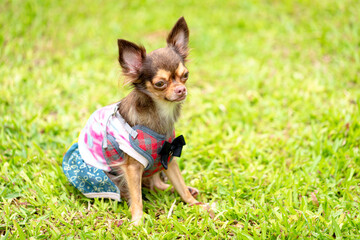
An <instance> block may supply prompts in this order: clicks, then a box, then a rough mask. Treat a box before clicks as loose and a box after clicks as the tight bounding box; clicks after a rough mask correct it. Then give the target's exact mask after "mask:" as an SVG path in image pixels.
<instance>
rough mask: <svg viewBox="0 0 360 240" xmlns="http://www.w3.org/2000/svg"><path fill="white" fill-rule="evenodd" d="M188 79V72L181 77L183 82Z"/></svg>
mask: <svg viewBox="0 0 360 240" xmlns="http://www.w3.org/2000/svg"><path fill="white" fill-rule="evenodd" d="M188 78H189V72H187V73H185V74H184V76H183V79H184V80H187V79H188Z"/></svg>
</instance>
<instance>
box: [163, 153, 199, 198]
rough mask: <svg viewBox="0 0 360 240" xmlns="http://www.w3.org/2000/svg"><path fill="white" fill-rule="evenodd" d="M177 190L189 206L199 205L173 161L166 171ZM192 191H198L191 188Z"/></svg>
mask: <svg viewBox="0 0 360 240" xmlns="http://www.w3.org/2000/svg"><path fill="white" fill-rule="evenodd" d="M164 171H165V174H166V175H167V177H168V178H169V180H170V182H171V183H172V185H173V186H174V188H175V190H176V191H177V192H178V193H179V195H180V197H181V198H182V199H183V200H184V202H186V203H188V204H197V203H198V201H197V200H196V199H195V198H194V196H193V194H192V193H191V192H190V188H189V187H187V186H186V185H185V182H184V178H183V177H182V175H181V172H180V168H179V165H178V163H177V162H176V160H175V159H173V160H172V161H171V162H170V163H169V166H168V170H164ZM191 189H192V190H194V191H195V190H197V189H195V188H191ZM196 195H197V194H196Z"/></svg>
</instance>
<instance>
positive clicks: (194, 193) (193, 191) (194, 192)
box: [188, 186, 199, 198]
mask: <svg viewBox="0 0 360 240" xmlns="http://www.w3.org/2000/svg"><path fill="white" fill-rule="evenodd" d="M188 189H189V192H190V193H191V195H192V196H193V197H194V198H197V196H198V195H199V190H198V189H196V188H193V187H189V186H188Z"/></svg>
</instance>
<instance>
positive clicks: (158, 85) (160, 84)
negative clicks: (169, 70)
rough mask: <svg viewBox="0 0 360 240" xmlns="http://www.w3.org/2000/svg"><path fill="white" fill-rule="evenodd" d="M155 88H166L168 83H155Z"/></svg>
mask: <svg viewBox="0 0 360 240" xmlns="http://www.w3.org/2000/svg"><path fill="white" fill-rule="evenodd" d="M155 87H157V88H164V87H166V82H165V81H158V82H156V83H155Z"/></svg>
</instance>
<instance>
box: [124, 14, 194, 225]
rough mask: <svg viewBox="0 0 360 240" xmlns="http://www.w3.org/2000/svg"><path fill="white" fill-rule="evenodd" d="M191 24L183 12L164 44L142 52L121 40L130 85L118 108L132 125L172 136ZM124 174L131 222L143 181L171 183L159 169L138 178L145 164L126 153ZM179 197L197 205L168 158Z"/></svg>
mask: <svg viewBox="0 0 360 240" xmlns="http://www.w3.org/2000/svg"><path fill="white" fill-rule="evenodd" d="M188 43H189V29H188V26H187V24H186V21H185V19H184V18H183V17H181V18H180V19H179V20H178V21H177V23H176V24H175V26H174V27H173V28H172V30H171V31H170V33H169V35H168V37H167V47H165V48H160V49H157V50H154V51H152V52H151V53H149V54H146V51H145V48H144V47H142V46H138V45H136V44H134V43H131V42H128V41H126V40H122V39H119V40H118V46H119V63H120V65H121V68H122V70H123V74H124V75H125V76H126V81H127V82H128V83H131V84H132V85H133V87H134V89H133V91H132V92H131V93H130V94H129V95H128V96H126V97H125V98H124V99H123V100H122V101H121V102H120V105H119V113H120V115H121V116H123V118H124V119H125V120H126V122H128V123H129V124H130V125H131V126H135V125H143V126H146V127H148V128H150V129H152V130H153V131H155V132H157V133H160V134H162V135H165V136H167V137H169V136H171V134H172V133H173V131H174V123H175V122H176V120H177V119H178V118H179V116H180V110H181V104H182V103H183V102H184V100H185V99H186V96H187V88H186V86H185V83H186V81H187V80H188V77H189V71H188V69H187V68H186V67H185V62H186V58H187V56H188V53H189V48H188ZM120 168H121V170H122V173H123V174H124V177H125V179H126V183H127V186H126V189H127V190H128V193H129V200H130V202H131V214H132V221H133V222H134V224H138V223H139V221H140V219H141V217H142V215H143V210H142V209H143V204H142V194H141V186H142V182H143V183H144V184H145V185H146V186H148V187H150V188H151V189H153V188H154V187H155V188H157V189H159V190H165V189H167V188H169V185H167V184H165V183H164V182H163V181H162V180H161V178H160V174H159V172H158V173H156V174H154V175H152V176H151V177H148V178H142V175H143V171H144V166H143V165H142V164H141V163H139V162H138V161H137V160H135V159H134V158H132V157H130V156H126V160H125V162H124V163H122V164H121V165H120ZM164 172H165V174H166V175H167V177H168V179H169V180H170V182H171V183H172V184H173V186H174V188H175V189H176V191H177V192H178V193H179V194H180V196H181V198H182V199H183V200H184V201H185V202H186V203H189V204H197V203H198V201H197V200H196V199H195V198H194V196H196V195H197V194H198V190H197V189H195V188H190V187H187V186H186V185H185V182H184V180H183V177H182V176H181V172H180V169H179V165H178V164H177V162H176V161H175V160H174V161H171V162H170V163H169V166H168V169H167V170H164Z"/></svg>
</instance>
